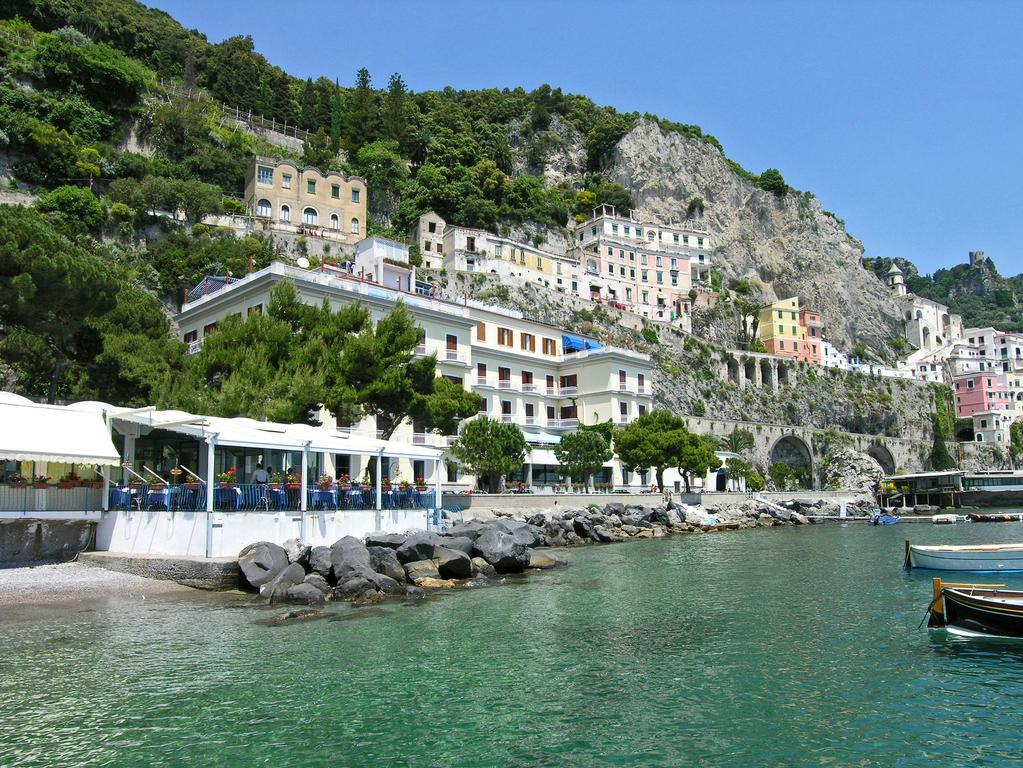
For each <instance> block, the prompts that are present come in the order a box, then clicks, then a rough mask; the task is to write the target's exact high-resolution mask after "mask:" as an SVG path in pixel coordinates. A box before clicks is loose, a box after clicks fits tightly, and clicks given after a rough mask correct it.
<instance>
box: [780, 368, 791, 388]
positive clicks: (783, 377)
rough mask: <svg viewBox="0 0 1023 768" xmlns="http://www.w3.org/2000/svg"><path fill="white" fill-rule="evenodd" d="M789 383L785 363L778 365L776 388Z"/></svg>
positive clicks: (787, 369)
mask: <svg viewBox="0 0 1023 768" xmlns="http://www.w3.org/2000/svg"><path fill="white" fill-rule="evenodd" d="M788 383H789V366H788V364H787V363H783V362H779V363H778V386H779V387H780V386H781V385H782V384H788Z"/></svg>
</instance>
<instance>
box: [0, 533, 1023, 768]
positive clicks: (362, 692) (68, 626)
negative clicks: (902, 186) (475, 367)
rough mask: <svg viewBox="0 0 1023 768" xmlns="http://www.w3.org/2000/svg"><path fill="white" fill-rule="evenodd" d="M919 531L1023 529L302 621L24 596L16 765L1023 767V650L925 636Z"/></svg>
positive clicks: (718, 552) (465, 596)
mask: <svg viewBox="0 0 1023 768" xmlns="http://www.w3.org/2000/svg"><path fill="white" fill-rule="evenodd" d="M906 537H910V538H912V539H913V540H914V541H919V542H920V543H941V542H947V543H965V542H982V541H983V542H1005V541H1023V524H1016V523H1006V524H970V525H967V524H960V525H956V526H932V525H930V524H922V523H914V524H905V523H903V524H899V525H895V526H887V527H879V528H875V527H868V526H863V525H862V524H850V525H848V526H846V527H839V526H820V527H810V528H796V529H792V528H785V529H768V530H758V531H748V532H735V533H725V534H714V535H705V536H685V537H679V538H673V539H666V540H657V541H641V542H634V543H630V544H627V545H621V546H609V547H589V548H585V549H578V550H571V551H570V552H569V553H568V557H569V560H570V563H571V566H570V567H569V568H568V569H566V570H562V571H557V572H548V573H544V574H541V575H537V576H531V577H529V578H528V579H523V580H519V581H518V582H516V583H515V584H513V585H511V586H508V587H501V588H492V589H483V590H465V591H458V592H456V593H454V594H444V595H441V596H437V597H433V598H431V599H430V600H429V601H428V602H426V603H425V604H419V605H413V606H405V605H385V606H384V607H383V608H382V609H379V610H376V609H361V610H363V611H364V614H363V616H362V618H359V619H357V620H350V621H312V622H304V623H299V624H294V625H290V626H284V627H267V626H263V625H261V624H259V623H257V622H258V621H259V620H261V619H265V618H267V617H269V616H271V615H273V614H274V613H276V612H277V610H276V609H275V610H274V611H272V612H271V611H269V610H266V609H257V608H252V607H250V606H249V605H248V604H247V601H246V600H244V599H241V598H237V597H230V596H224V595H217V596H207V595H203V596H197V597H196V598H195V599H187V600H181V599H168V598H163V597H161V598H156V599H150V600H145V601H130V602H126V601H111V602H107V603H99V604H88V605H84V604H83V605H81V606H79V607H77V608H71V609H61V610H59V611H43V612H35V613H28V612H25V611H17V612H16V611H10V610H6V611H4V612H3V613H0V649H2V652H0V765H2V766H56V765H61V766H63V765H116V766H151V765H203V766H236V765H237V766H242V765H245V766H248V765H264V764H265V765H274V766H313V765H332V766H384V765H403V766H404V765H407V766H432V765H458V766H589V765H597V766H604V765H618V766H633V765H641V766H677V765H711V766H713V765H744V766H752V765H765V764H784V765H806V766H811V765H813V766H818V765H836V766H848V765H859V766H864V765H885V766H925V765H927V766H930V765H933V764H935V763H939V764H942V765H954V764H965V763H970V764H971V765H1007V764H1011V763H1016V762H1017V761H1019V760H1020V756H1021V754H1023V732H1021V731H1020V722H1021V720H1023V716H1021V715H1020V711H1021V706H1023V664H1021V661H1023V643H1021V644H1006V643H997V642H976V641H973V642H968V641H961V640H960V641H955V640H948V639H940V638H938V637H931V636H929V635H928V633H927V631H926V630H925V629H917V625H918V623H919V622H920V620H921V618H922V617H923V615H924V611H925V609H926V606H927V603H928V600H929V597H930V576H931V575H930V574H907V573H905V572H903V571H902V569H901V568H900V564H901V558H902V547H903V540H904V539H905V538H906ZM984 578H987V579H988V580H991V579H990V578H989V577H979V578H978V579H977V580H983V579H984ZM1000 580H1005V581H1008V583H1010V584H1014V585H1016V586H1019V587H1021V588H1023V576H1020V575H1014V576H1004V577H1002V579H1000ZM331 610H334V611H337V612H339V613H341V614H346V613H348V612H349V611H351V610H352V609H349V608H348V607H341V606H338V607H335V608H332V609H331ZM356 610H359V609H356Z"/></svg>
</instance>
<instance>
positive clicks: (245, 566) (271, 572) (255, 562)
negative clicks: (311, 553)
mask: <svg viewBox="0 0 1023 768" xmlns="http://www.w3.org/2000/svg"><path fill="white" fill-rule="evenodd" d="M288 564H289V561H288V553H287V552H286V551H285V550H284V547H282V546H280V545H278V544H273V543H271V542H269V541H258V542H256V543H255V544H249V546H247V547H245V548H244V549H243V550H242V551H241V552H239V553H238V567H239V568H240V569H241V572H242V576H243V577H244V578H245V581H246V582H247V583H248V584H249V586H251V587H255V588H256V589H259V588H260V587H262V586H263V585H264V584H266V583H268V582H270V581H272V580H273V579H275V578H277V576H278V575H280V573H281V571H283V570H284V569H285V568H287V567H288ZM300 581H301V579H300Z"/></svg>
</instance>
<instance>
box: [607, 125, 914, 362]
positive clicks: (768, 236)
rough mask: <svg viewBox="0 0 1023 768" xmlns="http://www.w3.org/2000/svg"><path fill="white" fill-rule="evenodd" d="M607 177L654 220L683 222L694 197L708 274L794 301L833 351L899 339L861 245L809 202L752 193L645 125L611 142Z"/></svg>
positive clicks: (716, 161) (693, 143) (686, 144)
mask: <svg viewBox="0 0 1023 768" xmlns="http://www.w3.org/2000/svg"><path fill="white" fill-rule="evenodd" d="M611 173H612V175H613V177H614V179H615V180H617V181H619V182H620V183H622V184H623V185H624V186H626V187H627V188H628V189H629V190H630V191H631V192H632V194H633V197H634V198H635V201H636V205H637V206H638V208H639V209H640V210H642V211H644V212H646V213H648V214H650V215H651V216H653V217H656V218H659V219H662V220H667V219H669V218H671V217H673V218H676V219H678V218H685V212H686V206H687V204H688V203H689V202H690V201H692V200H694V199H695V198H700V199H702V200H703V202H704V205H705V211H704V214H703V217H702V221H703V222H704V223H705V224H706V225H707V227H708V229H709V230H710V232H711V238H712V243H713V244H714V252H713V261H714V266H715V268H717V269H719V270H721V271H722V273H723V274H724V275H725V276H726V277H734V278H738V279H748V280H758V281H760V282H762V283H763V287H764V294H765V296H766V298H768V299H781V298H787V297H790V296H800V297H802V298H803V300H804V301H805V302H806V304H807V306H809V307H811V308H813V309H816V310H818V311H820V312H821V314H822V315H823V317H824V322H825V325H826V326H827V329H828V335H829V337H830V338H831V340H832V341H833V343H835V344H836V345H837V346H838V347H840V348H842V349H846V350H848V349H851V348H852V345H853V344H854V343H855V341H856V340H857V339H863V340H865V341H867V343H869V344H870V345H871V346H873V347H875V348H878V349H880V348H882V347H884V346H885V342H886V341H887V339H890V338H892V337H895V336H900V335H901V322H900V316H899V311H898V307H897V306H896V305H895V303H894V302H893V301H892V300H891V297H890V296H889V293H888V289H887V288H886V287H885V286H884V285H883V284H882V283H881V282H880V281H879V280H877V278H875V277H874V275H873V274H871V273H870V272H868V271H867V270H865V269H864V268H863V267H862V266H861V263H860V260H861V258H862V256H863V246H862V244H861V243H860V242H859V241H858V240H856V239H855V238H854V237H852V236H850V235H849V234H848V233H847V232H846V231H845V227H844V226H843V224H842V223H841V222H840V221H838V220H837V219H836V218H835V217H833V216H831V215H829V214H826V213H825V212H824V210H823V208H822V207H821V204H820V203H819V202H818V201H817V200H816V199H815V198H814V197H813V196H812V195H808V194H799V193H797V192H795V191H791V192H789V193H788V194H786V195H784V196H782V197H778V196H776V195H774V194H773V193H771V192H768V191H766V190H763V189H760V188H759V187H757V186H756V185H755V184H753V183H752V182H751V181H748V180H746V179H744V178H741V177H740V176H739V175H737V174H736V172H735V171H734V170H733V169H732V167H731V166H730V165H729V163H728V160H727V159H726V158H725V156H724V155H723V154H722V153H721V151H720V150H719V149H717V147H715V146H714V145H712V144H710V143H708V142H706V141H703V140H701V139H695V138H686V137H684V136H682V135H680V134H677V133H672V132H666V131H662V130H661V128H660V127H659V126H658V125H657V124H656V123H655V122H653V121H650V120H640V121H639V122H638V123H637V124H636V126H635V127H634V128H633V129H632V130H631V131H630V132H629V133H628V134H626V135H625V136H624V137H623V138H622V139H621V141H620V142H619V143H618V146H617V147H616V149H615V152H614V157H613V162H612V167H611Z"/></svg>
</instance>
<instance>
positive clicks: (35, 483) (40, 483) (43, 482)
mask: <svg viewBox="0 0 1023 768" xmlns="http://www.w3.org/2000/svg"><path fill="white" fill-rule="evenodd" d="M32 487H33V488H38V489H40V490H43V489H46V488H49V487H50V478H49V477H47V476H46V475H36V476H35V477H34V478H33V479H32Z"/></svg>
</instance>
